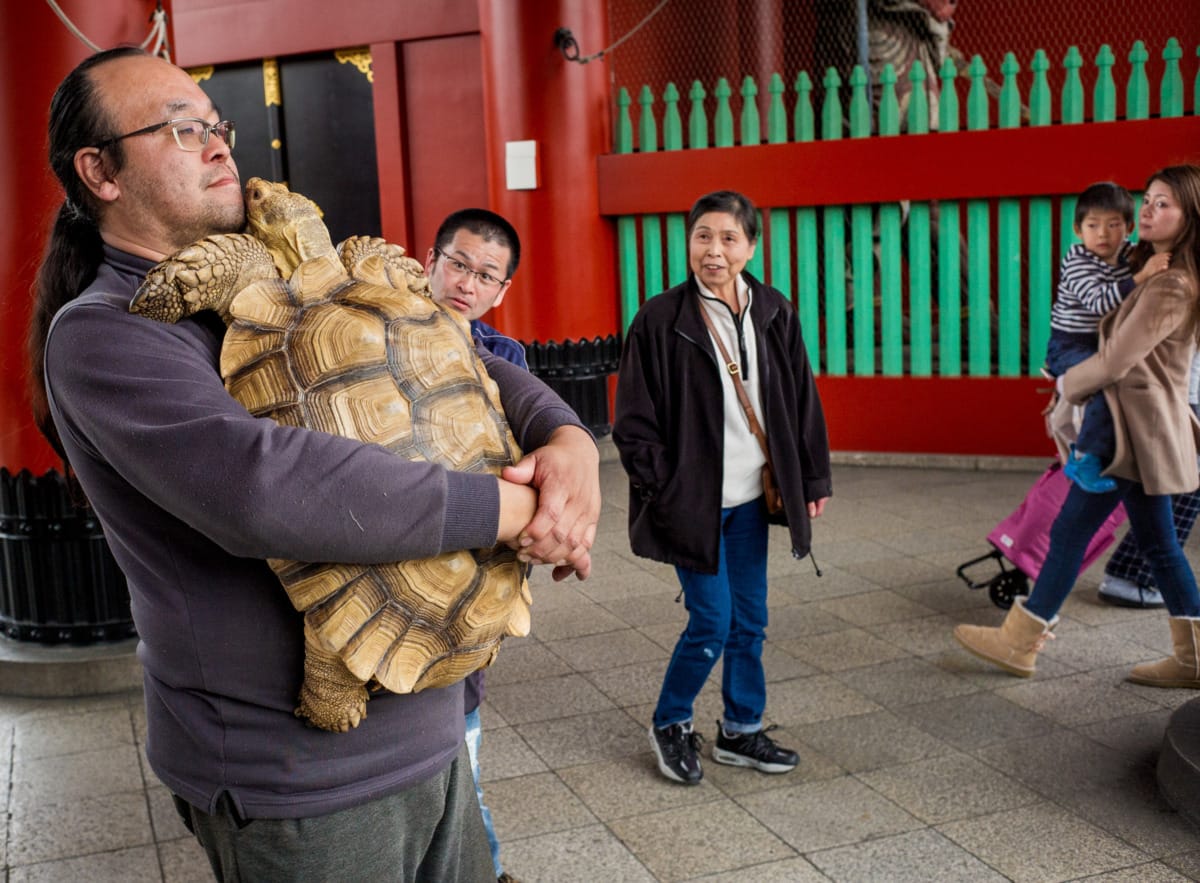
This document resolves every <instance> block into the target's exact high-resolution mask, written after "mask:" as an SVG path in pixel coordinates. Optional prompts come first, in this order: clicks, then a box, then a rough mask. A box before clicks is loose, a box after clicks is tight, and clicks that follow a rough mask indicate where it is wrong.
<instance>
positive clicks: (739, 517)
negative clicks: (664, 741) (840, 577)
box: [654, 497, 767, 733]
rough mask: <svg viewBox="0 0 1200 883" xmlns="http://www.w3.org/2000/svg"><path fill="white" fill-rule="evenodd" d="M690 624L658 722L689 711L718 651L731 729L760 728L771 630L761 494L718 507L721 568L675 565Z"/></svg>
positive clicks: (687, 716)
mask: <svg viewBox="0 0 1200 883" xmlns="http://www.w3.org/2000/svg"><path fill="white" fill-rule="evenodd" d="M675 572H676V574H677V575H678V576H679V582H680V584H681V585H682V586H683V600H684V605H685V606H686V607H687V610H688V624H687V628H686V629H685V630H684V632H683V634H682V635H680V636H679V641H678V643H676V644H675V652H674V653H673V654H672V655H671V661H670V663H669V664H668V665H667V674H666V676H665V677H664V678H663V685H662V691H661V692H660V693H659V697H658V707H657V708H655V710H654V726H656V727H668V726H671V725H672V724H679V723H685V722H687V721H690V720H691V719H692V704H693V703H694V702H695V700H696V696H697V695H699V693H700V689H701V688H702V687H703V686H704V682H705V680H707V679H708V675H709V673H710V672H711V671H712V669H713V666H714V665H716V663H717V660H718V659H720V658H721V654H722V653H724V654H725V668H724V672H723V677H722V680H721V696H722V698H723V699H724V701H725V719H724V721H723V724H724V726H725V729H726V731H727V732H729V733H753V732H756V731H757V730H759V729H761V728H762V715H763V708H764V707H765V706H766V704H767V683H766V676H765V675H764V673H763V665H762V645H763V639H764V638H765V637H766V630H767V520H766V509H765V508H764V506H763V501H762V498H761V497H759V498H758V499H757V500H752V501H751V502H749V503H743V504H742V505H741V506H734V507H732V508H729V509H722V510H721V533H720V539H719V542H718V562H717V572H716V573H698V572H697V571H694V570H688V569H687V568H685V567H676V568H675Z"/></svg>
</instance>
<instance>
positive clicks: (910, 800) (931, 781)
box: [858, 754, 1039, 825]
mask: <svg viewBox="0 0 1200 883" xmlns="http://www.w3.org/2000/svg"><path fill="white" fill-rule="evenodd" d="M858 778H859V779H861V780H862V781H863V782H865V783H866V784H868V785H870V786H871V787H872V788H874V789H875V790H876V791H878V792H879V793H880V794H882V795H883V796H884V797H886V798H888V799H889V800H891V801H892V802H893V803H896V804H898V805H899V806H901V807H903V808H904V809H906V810H907V811H908V812H910V813H912V814H913V815H914V816H916V817H917V818H919V819H921V820H922V821H923V822H926V823H928V824H931V825H936V824H939V823H941V822H947V821H950V820H952V819H965V818H973V817H975V816H981V815H985V814H987V813H994V812H999V811H1001V810H1006V809H1012V808H1013V807H1017V806H1025V805H1028V804H1031V803H1036V802H1038V800H1039V798H1038V795H1037V794H1036V793H1034V792H1033V791H1030V790H1029V789H1028V788H1025V787H1023V786H1022V785H1020V784H1018V783H1017V782H1015V781H1013V780H1012V779H1010V778H1008V777H1007V776H1005V775H1004V774H1003V773H999V772H997V771H996V770H994V769H992V768H991V767H989V766H986V765H985V764H983V763H980V762H979V761H978V760H976V759H975V758H973V757H970V756H968V755H965V754H944V755H939V756H937V757H928V758H924V759H923V760H919V761H916V762H914V763H908V764H903V765H900V766H891V767H887V768H885V769H878V770H874V771H870V772H864V773H859V774H858Z"/></svg>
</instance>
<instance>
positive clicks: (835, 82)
mask: <svg viewBox="0 0 1200 883" xmlns="http://www.w3.org/2000/svg"><path fill="white" fill-rule="evenodd" d="M841 82H842V80H841V77H839V76H838V72H837V70H836V69H834V68H832V67H831V68H829V70H827V71H826V72H825V100H824V101H823V102H822V103H821V138H822V140H825V141H837V140H839V139H840V138H841V137H842V105H841V100H840V98H839V96H838V87H839V86H840V85H841ZM822 221H823V229H824V240H823V243H822V245H823V248H824V265H825V371H826V373H827V374H845V373H846V362H847V358H846V357H847V354H846V216H845V213H844V212H843V210H842V207H841V206H838V205H827V206H825V208H824V211H823V212H822Z"/></svg>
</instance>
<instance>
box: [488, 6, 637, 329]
mask: <svg viewBox="0 0 1200 883" xmlns="http://www.w3.org/2000/svg"><path fill="white" fill-rule="evenodd" d="M559 27H566V28H570V30H571V31H572V33H573V34H574V35H575V39H576V40H577V41H578V43H579V45H580V47H582V51H583V53H584V54H588V53H591V52H595V51H598V50H599V49H602V48H604V47H605V46H606V45H607V40H608V27H607V12H606V4H605V0H545V2H539V3H524V2H521V0H479V29H480V32H481V35H482V42H483V89H484V102H483V103H484V113H485V115H486V119H485V123H486V126H485V132H486V144H487V168H488V192H489V195H490V199H491V207H492V208H493V210H495V211H497V212H499V213H500V214H502V215H504V216H505V217H506V218H508V219H509V220H510V221H511V222H512V223H513V225H514V226H515V227H516V228H517V231H518V232H519V233H520V235H521V247H522V256H521V266H520V269H519V270H518V272H517V276H516V280H515V281H514V283H513V288H512V291H510V292H509V294H508V295H507V297H506V298H505V300H504V303H503V304H502V305H501V307H500V308H499V310H497V311H496V317H495V319H496V324H497V325H498V326H499V327H500V329H501V330H502V331H504V332H505V333H506V334H510V335H512V336H514V337H517V338H520V339H522V340H527V341H529V340H537V341H542V342H546V341H549V340H558V341H562V340H564V339H568V338H569V339H572V340H578V339H582V338H589V339H590V338H592V337H596V336H600V337H607V336H609V335H611V334H615V333H616V331H617V284H616V273H615V264H616V259H615V248H614V241H613V239H614V237H613V230H612V227H611V225H610V224H609V222H607V221H605V220H604V219H603V218H602V217H601V216H600V208H599V194H598V191H597V184H596V157H597V156H598V155H599V154H602V153H608V152H610V149H611V145H612V135H611V127H610V125H609V107H608V68H607V65H606V63H605V61H604V60H603V59H600V60H598V61H593V62H591V63H589V64H584V65H581V64H578V63H575V62H568V61H567V60H566V59H564V58H563V57H562V54H561V53H560V52H559V50H558V49H557V48H556V47H555V45H554V32H555V31H556V30H557V29H558V28H559ZM512 141H535V142H536V145H537V147H536V149H537V164H538V182H537V188H536V189H534V190H510V189H508V187H507V182H506V174H505V162H506V159H505V157H506V145H507V143H508V142H512Z"/></svg>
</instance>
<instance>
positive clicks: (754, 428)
mask: <svg viewBox="0 0 1200 883" xmlns="http://www.w3.org/2000/svg"><path fill="white" fill-rule="evenodd" d="M696 306H697V308H699V310H700V318H702V319H703V320H704V324H705V325H707V326H708V332H709V334H711V335H712V336H713V340H715V341H716V342H717V349H719V350H720V351H721V358H722V359H724V360H725V368H726V370H728V371H729V376H730V377H731V378H732V379H733V388H734V390H735V391H736V392H737V397H738V401H739V402H741V404H742V410H743V411H745V412H746V420H747V421H748V422H749V423H750V431H751V432H752V433H754V437H755V438H756V439H758V445H759V447H761V448H762V452H763V456H764V457H766V458H767V465H768V466H770V467H771V471H772V472H773V471H775V467H774V466H773V465H772V464H771V452H770V451H769V450H768V449H767V436H766V433H764V432H763V428H762V425H761V424H760V423H759V422H758V417H757V416H756V415H755V413H754V406H753V405H751V404H750V396H748V395H747V394H746V387H744V386H742V378H741V376H740V375H741V373H742V372H741V369H740V368H739V367H738V363H737V362H735V361H734V360H733V359H731V358H729V350H727V349H725V342H724V341H723V340H721V335H720V334H718V333H717V329H716V328H715V327H714V326H713V320H712V317H711V316H710V315H708V310H706V309H705V308H704V304H702V303H697V304H696Z"/></svg>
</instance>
